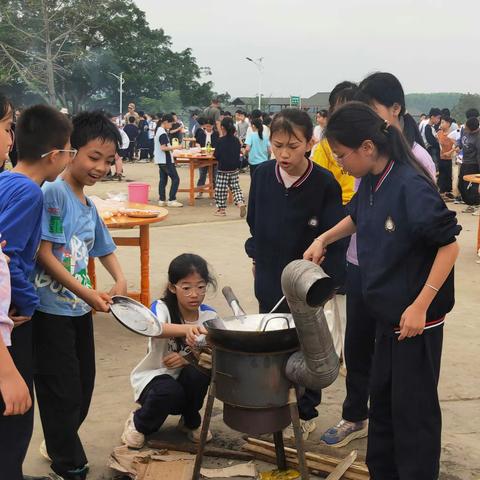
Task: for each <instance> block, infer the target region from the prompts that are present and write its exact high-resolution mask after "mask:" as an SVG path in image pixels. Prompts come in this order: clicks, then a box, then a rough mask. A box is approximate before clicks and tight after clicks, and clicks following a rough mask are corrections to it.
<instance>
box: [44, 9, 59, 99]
mask: <svg viewBox="0 0 480 480" xmlns="http://www.w3.org/2000/svg"><path fill="white" fill-rule="evenodd" d="M42 15H43V25H44V28H45V69H46V74H47V92H48V102H49V103H50V105H52V106H56V103H57V102H56V95H55V74H54V70H53V60H52V41H51V38H50V20H49V18H48V9H47V5H46V2H45V0H42Z"/></svg>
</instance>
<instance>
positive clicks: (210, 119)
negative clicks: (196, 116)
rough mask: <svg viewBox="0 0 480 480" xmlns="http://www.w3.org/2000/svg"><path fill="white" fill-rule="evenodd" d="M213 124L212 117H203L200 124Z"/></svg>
mask: <svg viewBox="0 0 480 480" xmlns="http://www.w3.org/2000/svg"><path fill="white" fill-rule="evenodd" d="M199 123H200V122H199ZM214 124H215V122H214V120H213V118H210V117H205V118H204V119H203V123H202V124H201V125H214Z"/></svg>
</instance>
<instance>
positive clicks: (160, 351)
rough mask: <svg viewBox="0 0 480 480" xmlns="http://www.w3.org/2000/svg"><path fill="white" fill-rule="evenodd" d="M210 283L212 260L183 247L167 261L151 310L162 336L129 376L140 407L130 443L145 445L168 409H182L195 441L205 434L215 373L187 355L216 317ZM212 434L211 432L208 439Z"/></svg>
mask: <svg viewBox="0 0 480 480" xmlns="http://www.w3.org/2000/svg"><path fill="white" fill-rule="evenodd" d="M209 285H213V286H215V285H216V282H215V279H214V278H213V277H212V275H211V274H210V272H209V269H208V265H207V262H206V261H205V260H204V259H203V258H202V257H199V256H198V255H194V254H191V253H184V254H182V255H180V256H178V257H176V258H174V259H173V260H172V262H171V263H170V266H169V267H168V285H167V288H166V290H165V294H164V296H163V298H162V299H161V300H156V301H155V302H153V304H152V307H151V309H152V311H153V313H155V315H156V316H157V317H158V319H159V320H160V321H161V322H162V326H163V328H162V334H161V335H160V337H157V338H151V339H150V340H149V342H148V351H147V355H146V356H145V358H144V359H143V360H142V361H141V362H140V363H139V364H138V365H137V366H136V367H135V368H134V369H133V371H132V373H131V376H130V380H131V383H132V387H133V390H134V396H135V401H136V402H137V403H139V404H140V408H138V410H136V411H135V412H132V413H131V414H130V416H129V417H128V419H127V421H126V423H125V428H124V431H123V434H122V441H123V443H125V444H126V445H127V446H128V447H130V448H142V447H143V445H144V443H145V436H146V435H150V434H152V433H154V432H156V431H157V430H158V429H159V428H160V427H161V426H162V425H163V423H164V422H165V420H166V419H167V417H168V416H169V415H181V419H180V421H179V423H178V428H179V429H181V430H182V431H183V432H185V433H186V434H187V436H188V438H189V439H190V440H191V441H192V442H195V443H198V441H199V439H200V430H201V429H200V424H201V417H200V410H201V408H202V406H203V401H204V399H205V396H206V394H207V390H208V386H209V384H210V377H209V376H208V375H206V374H204V373H202V372H200V371H199V370H197V369H196V368H195V367H194V366H193V365H190V364H189V363H188V362H187V361H186V360H185V356H186V355H187V354H188V353H189V352H190V350H189V347H187V345H186V344H185V342H182V341H180V338H181V337H185V338H186V341H187V343H188V344H192V343H193V342H194V341H195V338H196V336H197V335H200V334H205V333H207V332H206V330H205V328H204V327H203V326H202V324H203V322H206V321H207V320H210V319H213V318H216V316H217V314H216V313H215V311H214V310H213V309H212V308H211V307H209V306H208V305H205V304H204V303H203V300H204V298H205V293H206V291H207V287H208V286H209ZM211 439H212V434H211V433H210V432H208V436H207V441H209V440H211Z"/></svg>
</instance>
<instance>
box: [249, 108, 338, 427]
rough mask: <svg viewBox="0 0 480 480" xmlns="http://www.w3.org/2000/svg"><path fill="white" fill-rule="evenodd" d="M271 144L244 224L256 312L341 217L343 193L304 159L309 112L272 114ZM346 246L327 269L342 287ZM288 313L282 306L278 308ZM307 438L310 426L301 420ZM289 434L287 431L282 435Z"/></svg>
mask: <svg viewBox="0 0 480 480" xmlns="http://www.w3.org/2000/svg"><path fill="white" fill-rule="evenodd" d="M270 130H271V134H270V141H271V144H272V150H273V152H274V154H275V158H276V161H267V162H264V163H262V164H261V165H259V167H258V168H257V169H256V171H255V175H254V176H253V180H252V184H251V188H250V195H249V203H248V214H247V222H248V225H249V227H250V232H251V235H252V236H251V238H249V239H248V240H247V241H246V243H245V250H246V252H247V255H248V256H249V257H250V258H251V259H252V260H253V263H254V270H255V296H256V297H257V300H258V303H259V306H260V312H261V313H263V312H268V311H270V310H271V309H272V308H273V306H274V305H275V304H276V303H277V302H278V300H280V299H281V297H282V296H283V293H282V288H281V284H280V277H281V274H282V271H283V269H284V268H285V266H286V265H287V264H288V263H290V262H291V261H292V260H296V259H299V258H302V255H303V252H304V251H305V249H306V248H307V247H308V245H310V243H311V242H312V241H313V239H314V238H315V237H316V236H318V235H320V234H321V233H322V232H325V231H326V230H328V229H329V228H331V227H332V226H333V225H335V224H336V223H337V222H339V221H340V220H341V219H342V218H343V217H344V216H345V213H344V208H343V206H342V192H341V189H340V186H339V185H338V183H337V181H336V180H335V178H334V177H333V175H332V174H331V173H330V172H328V171H327V170H325V169H324V168H322V167H319V166H318V165H315V164H313V163H312V162H311V161H310V160H309V159H308V158H307V157H306V156H305V155H306V153H307V152H308V151H309V150H311V148H312V146H313V142H312V136H313V125H312V121H311V119H310V117H309V116H308V114H307V113H305V112H303V111H301V110H298V109H286V110H283V111H282V112H281V113H279V114H277V115H276V116H275V119H274V120H273V122H272V125H271V127H270ZM346 246H347V245H346V242H344V241H340V242H337V243H336V244H334V245H331V246H330V247H329V248H328V253H327V260H326V262H325V265H324V268H325V271H326V272H327V273H328V274H329V275H330V276H332V277H333V278H334V280H335V281H336V284H337V285H338V286H340V285H341V284H342V282H343V279H344V278H343V277H344V274H345V252H346ZM277 311H280V312H288V305H287V303H286V302H283V303H282V305H281V306H280V308H279V309H278V310H277ZM319 403H320V392H311V391H309V390H307V392H306V394H305V396H304V397H302V398H301V399H300V400H299V413H300V418H301V419H302V420H304V421H311V420H312V419H313V418H315V417H316V416H317V415H318V413H317V411H316V409H315V407H316V405H318V404H319ZM302 425H303V427H304V431H305V436H308V433H309V431H312V430H313V429H314V428H315V424H314V422H309V423H305V422H302ZM285 435H286V436H290V432H287V433H286V434H285Z"/></svg>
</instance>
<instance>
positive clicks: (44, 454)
mask: <svg viewBox="0 0 480 480" xmlns="http://www.w3.org/2000/svg"><path fill="white" fill-rule="evenodd" d="M38 451H39V452H40V455H41V456H42V457H43V458H44V459H45V460H48V461H49V462H51V461H52V459H51V458H50V455H49V454H48V452H47V445H46V443H45V440H43V442H42V443H41V444H40V448H39V449H38Z"/></svg>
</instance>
